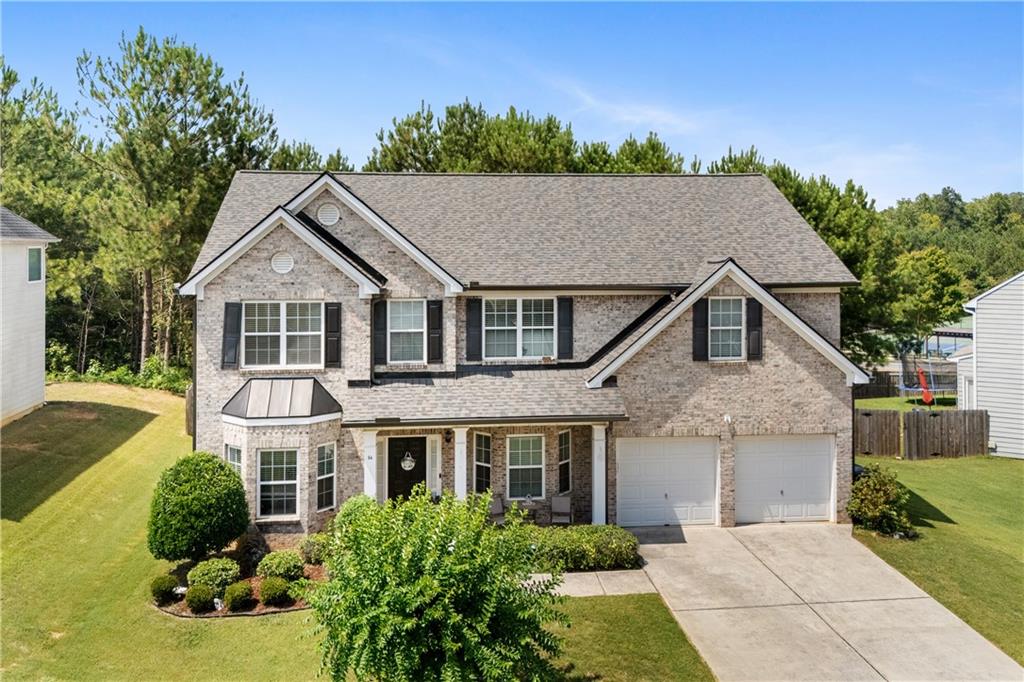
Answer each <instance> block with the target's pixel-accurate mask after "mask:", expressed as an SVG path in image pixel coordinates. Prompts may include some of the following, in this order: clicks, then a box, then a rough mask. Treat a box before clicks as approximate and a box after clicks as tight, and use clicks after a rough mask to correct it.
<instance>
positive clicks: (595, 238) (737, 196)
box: [193, 171, 857, 287]
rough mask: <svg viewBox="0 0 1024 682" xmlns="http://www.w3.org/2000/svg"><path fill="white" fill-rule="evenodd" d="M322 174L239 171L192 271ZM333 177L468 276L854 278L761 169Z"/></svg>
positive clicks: (656, 281)
mask: <svg viewBox="0 0 1024 682" xmlns="http://www.w3.org/2000/svg"><path fill="white" fill-rule="evenodd" d="M318 175H319V173H298V172H296V173H292V172H272V171H240V172H238V173H237V174H236V175H235V177H234V179H233V180H232V183H231V187H230V188H229V190H228V192H227V195H226V196H225V198H224V201H223V203H222V204H221V207H220V211H219V212H218V214H217V217H216V219H215V220H214V223H213V226H212V227H211V229H210V233H209V235H208V236H207V239H206V242H205V244H204V245H203V248H202V250H201V252H200V254H199V258H198V259H197V261H196V264H195V267H194V268H193V273H195V272H196V271H198V270H199V269H201V268H202V267H203V266H205V265H206V264H207V263H208V262H209V261H211V260H212V259H213V258H215V257H216V256H217V254H219V253H221V252H222V251H223V250H224V249H225V248H227V247H228V246H230V245H231V244H232V243H233V242H234V241H235V240H237V239H238V238H239V237H241V236H242V235H243V234H245V233H246V232H247V231H248V230H250V229H251V228H252V227H253V226H254V225H256V224H257V223H258V222H259V221H260V220H261V219H262V218H263V217H264V216H266V215H267V214H268V213H269V212H270V211H271V210H273V209H274V208H275V207H276V206H278V205H284V204H286V203H288V201H289V200H291V199H292V198H293V197H294V196H296V195H297V194H298V193H299V192H301V191H302V190H303V189H305V188H306V187H307V186H308V185H309V184H310V183H311V182H312V181H313V180H314V179H316V177H318ZM333 176H334V177H335V178H336V179H337V180H338V181H339V182H341V183H342V184H343V185H345V186H346V187H347V188H348V189H349V190H350V191H351V192H352V193H353V194H355V195H356V196H357V197H358V198H359V199H360V200H362V201H363V202H365V203H366V204H367V205H368V206H369V207H370V208H371V209H373V210H374V211H375V212H376V213H377V214H378V215H380V216H381V217H382V218H383V219H384V220H386V221H387V222H388V223H389V224H390V225H392V226H393V227H394V228H395V229H397V230H399V231H400V232H401V233H402V234H404V235H405V236H406V237H407V238H408V239H409V240H411V241H412V242H413V243H414V244H416V245H417V246H418V247H419V248H420V249H422V250H423V251H424V252H425V253H426V254H428V255H429V256H430V257H431V258H433V259H434V260H435V261H437V262H438V263H439V264H440V265H441V266H442V267H444V268H445V269H446V270H447V271H448V272H450V273H451V274H452V275H453V276H454V277H456V278H458V279H459V281H461V282H463V283H466V284H468V283H470V282H474V283H478V285H479V286H481V287H484V286H509V287H514V286H523V287H531V286H532V287H536V286H538V285H543V286H549V287H572V286H607V287H615V286H623V287H627V286H637V285H661V286H663V285H686V284H690V283H692V282H694V281H698V277H697V270H698V269H699V268H700V267H701V264H702V263H704V262H705V261H706V260H707V258H708V257H709V256H711V255H713V254H728V255H730V256H732V257H733V258H735V259H736V260H737V261H738V262H741V263H743V266H744V268H745V269H746V270H747V271H748V272H749V273H750V274H751V275H752V276H753V277H754V278H755V279H757V280H758V281H759V282H762V283H763V284H765V285H767V286H772V285H781V284H806V285H830V286H836V285H846V284H855V283H856V282H857V280H856V278H854V277H853V275H852V274H851V273H850V271H849V270H848V269H847V268H846V267H845V266H844V265H843V263H842V262H841V261H840V260H839V258H838V257H837V256H836V255H835V254H834V253H833V252H832V250H831V249H829V247H828V246H827V245H826V244H825V242H824V241H822V239H821V238H820V237H819V236H818V235H817V234H816V233H815V232H814V230H813V229H812V228H811V227H810V225H808V224H807V222H806V221H805V220H804V219H803V217H801V216H800V214H799V213H798V212H797V211H796V209H795V208H793V206H792V205H791V204H790V203H789V202H788V201H787V200H786V198H785V197H784V196H783V195H782V194H781V193H780V192H779V191H778V190H777V189H776V187H775V185H774V184H772V182H771V180H769V179H768V178H767V177H765V176H763V175H759V174H747V175H534V174H506V175H489V174H428V173H334V174H333ZM325 229H326V230H327V231H329V232H332V233H334V232H336V231H337V230H338V226H333V227H331V228H325ZM360 256H362V257H363V258H365V259H368V260H370V261H371V262H372V261H373V259H374V257H375V256H376V254H360ZM375 265H376V266H377V267H378V268H379V267H381V266H382V265H383V264H381V263H375ZM474 286H476V284H475V285H474Z"/></svg>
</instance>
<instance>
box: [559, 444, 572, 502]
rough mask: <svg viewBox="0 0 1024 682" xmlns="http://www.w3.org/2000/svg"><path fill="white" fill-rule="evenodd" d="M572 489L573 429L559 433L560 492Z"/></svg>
mask: <svg viewBox="0 0 1024 682" xmlns="http://www.w3.org/2000/svg"><path fill="white" fill-rule="evenodd" d="M570 490H572V431H561V432H559V434H558V494H559V495H563V494H565V493H567V492H569V491H570Z"/></svg>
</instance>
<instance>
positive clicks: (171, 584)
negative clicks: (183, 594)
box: [149, 575, 178, 606]
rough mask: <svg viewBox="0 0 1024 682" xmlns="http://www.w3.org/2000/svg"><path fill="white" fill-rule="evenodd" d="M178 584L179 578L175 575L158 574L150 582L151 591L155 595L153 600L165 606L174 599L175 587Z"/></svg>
mask: <svg viewBox="0 0 1024 682" xmlns="http://www.w3.org/2000/svg"><path fill="white" fill-rule="evenodd" d="M177 586H178V579H177V578H175V577H174V576H173V575H158V576H157V577H155V578H153V582H151V583H150V584H149V593H150V594H152V595H153V601H154V602H156V603H157V604H158V605H160V606H163V605H164V604H168V603H170V602H171V601H173V600H174V588H175V587H177Z"/></svg>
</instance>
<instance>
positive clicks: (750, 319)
mask: <svg viewBox="0 0 1024 682" xmlns="http://www.w3.org/2000/svg"><path fill="white" fill-rule="evenodd" d="M761 310H762V308H761V302H760V301H758V300H757V299H756V298H748V299H747V360H760V359H761V357H762V352H763V349H762V346H763V343H762V335H761V315H762V313H761Z"/></svg>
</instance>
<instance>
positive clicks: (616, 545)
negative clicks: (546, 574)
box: [527, 525, 641, 571]
mask: <svg viewBox="0 0 1024 682" xmlns="http://www.w3.org/2000/svg"><path fill="white" fill-rule="evenodd" d="M527 530H528V531H529V533H530V535H531V539H532V541H533V543H534V545H535V546H536V553H535V562H536V565H537V570H539V571H552V570H559V571H608V570H615V569H627V568H639V567H640V565H641V559H640V551H639V543H638V542H637V539H636V536H635V535H633V534H632V533H630V532H629V531H627V530H625V529H624V528H620V527H618V526H582V525H581V526H564V527H563V526H545V527H541V526H528V527H527Z"/></svg>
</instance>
